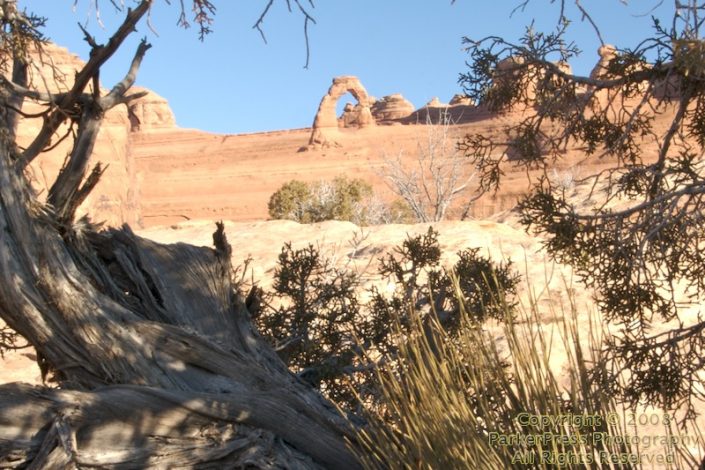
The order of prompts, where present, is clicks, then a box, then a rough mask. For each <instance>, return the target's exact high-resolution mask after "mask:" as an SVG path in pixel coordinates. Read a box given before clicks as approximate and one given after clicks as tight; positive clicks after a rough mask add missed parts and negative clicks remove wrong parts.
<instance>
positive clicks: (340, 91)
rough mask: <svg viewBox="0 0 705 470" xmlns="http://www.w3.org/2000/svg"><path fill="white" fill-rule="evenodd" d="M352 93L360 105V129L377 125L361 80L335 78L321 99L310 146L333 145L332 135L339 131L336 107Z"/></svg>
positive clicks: (350, 77)
mask: <svg viewBox="0 0 705 470" xmlns="http://www.w3.org/2000/svg"><path fill="white" fill-rule="evenodd" d="M346 93H350V94H351V95H353V97H354V98H355V99H356V100H357V102H358V104H359V105H360V115H359V117H358V120H357V122H358V126H359V127H368V126H373V125H375V120H374V118H373V117H372V112H371V110H370V106H371V105H372V103H371V100H370V96H369V95H368V94H367V90H365V87H364V86H362V83H360V80H359V79H358V78H357V77H354V76H350V75H348V76H342V77H335V78H334V79H333V84H332V85H331V86H330V88H329V89H328V93H326V95H325V96H324V97H323V99H321V104H320V105H318V111H317V112H316V117H315V118H314V120H313V130H312V132H311V139H310V140H309V145H331V144H333V143H334V142H333V141H332V140H331V136H332V134H334V133H335V132H337V130H338V117H337V116H336V112H335V109H336V105H337V103H338V100H339V99H340V97H341V96H343V95H344V94H346Z"/></svg>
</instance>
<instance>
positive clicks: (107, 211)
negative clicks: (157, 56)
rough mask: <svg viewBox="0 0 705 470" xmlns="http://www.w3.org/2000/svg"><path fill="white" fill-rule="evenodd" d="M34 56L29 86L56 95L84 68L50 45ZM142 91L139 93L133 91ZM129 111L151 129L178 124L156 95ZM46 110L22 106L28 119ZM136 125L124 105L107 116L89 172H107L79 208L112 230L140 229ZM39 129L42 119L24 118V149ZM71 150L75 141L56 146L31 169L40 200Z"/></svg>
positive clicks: (21, 127)
mask: <svg viewBox="0 0 705 470" xmlns="http://www.w3.org/2000/svg"><path fill="white" fill-rule="evenodd" d="M34 55H35V63H36V64H38V66H37V67H35V68H33V69H32V70H31V76H30V79H31V83H30V84H31V86H32V87H34V88H36V89H38V90H41V91H48V92H51V93H57V92H64V91H67V90H69V89H70V87H71V86H72V85H73V80H74V77H75V75H76V73H77V72H78V71H79V70H81V69H82V68H83V66H84V62H83V61H82V60H81V59H80V58H79V57H78V56H76V55H75V54H72V53H71V52H69V51H68V50H67V49H66V48H63V47H60V46H57V45H56V44H52V43H47V44H46V45H44V47H43V51H42V53H41V55H40V54H38V53H36V52H35V53H34ZM126 67H127V65H126ZM106 85H109V86H112V85H113V84H112V83H108V84H106ZM142 90H143V89H136V90H133V91H132V92H133V93H134V92H138V91H142ZM101 92H102V93H107V92H108V90H106V89H103V88H102V87H101ZM131 107H132V108H133V110H132V111H133V112H134V113H135V114H136V115H137V116H141V119H142V121H143V122H144V123H146V125H147V127H150V126H151V127H159V126H168V125H171V126H173V125H174V117H173V113H172V112H171V110H170V109H169V107H168V104H166V101H165V100H164V99H163V98H161V97H159V96H158V95H156V94H154V93H151V92H149V93H148V95H147V96H145V97H144V98H142V99H140V100H138V102H137V103H132V105H131ZM45 109H46V108H45V107H44V106H41V105H39V104H38V103H35V102H32V101H30V100H25V102H24V104H23V111H25V112H26V113H28V114H36V113H39V112H42V111H44V110H45ZM133 124H134V123H131V122H130V119H129V118H128V110H127V108H126V107H125V106H117V107H115V108H113V109H111V110H110V111H108V113H107V114H106V115H105V119H104V120H103V122H102V124H101V128H100V133H99V134H98V139H97V141H96V144H95V147H94V150H93V154H92V156H91V158H90V161H89V168H92V167H93V166H94V165H95V164H96V163H98V162H100V163H101V164H102V165H103V167H107V169H106V171H105V173H104V174H103V177H102V178H101V181H100V183H99V184H98V186H97V187H96V188H95V189H94V190H93V192H92V193H91V194H90V196H89V197H88V198H87V199H86V201H85V202H84V203H83V205H82V206H81V207H80V208H79V210H78V214H77V215H78V216H81V215H83V214H86V213H89V214H90V215H91V219H92V220H94V221H96V222H106V223H107V224H109V225H113V226H119V225H122V224H124V223H129V224H132V225H135V224H139V221H140V202H139V198H140V197H139V194H140V191H139V182H138V179H137V175H136V166H135V164H134V162H133V159H132V156H131V153H132V152H131V149H130V145H131V140H132V137H131V131H132V128H133ZM41 126H42V118H41V117H37V118H26V119H21V120H20V125H19V128H18V131H17V139H18V143H19V144H20V145H21V146H26V145H28V144H29V143H30V142H31V140H32V139H33V138H34V136H36V134H37V133H38V132H39V129H40V128H41ZM67 131H68V129H67V128H66V127H62V128H60V129H59V131H58V135H59V136H61V135H64V133H66V132H67ZM70 151H71V139H65V140H64V141H63V142H60V143H57V145H56V147H55V148H54V149H52V150H51V151H50V152H46V153H44V154H41V155H40V156H39V157H38V158H36V159H35V160H34V161H33V162H32V164H31V165H30V167H29V168H28V173H29V176H30V178H31V179H32V182H33V185H34V187H35V189H36V190H37V192H38V193H40V197H45V196H46V194H47V192H48V186H49V185H50V184H51V182H52V181H53V180H54V179H55V178H56V175H57V174H58V173H59V171H60V170H61V166H62V164H63V162H64V160H65V158H66V155H67V154H68V153H69V152H70Z"/></svg>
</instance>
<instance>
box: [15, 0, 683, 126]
mask: <svg viewBox="0 0 705 470" xmlns="http://www.w3.org/2000/svg"><path fill="white" fill-rule="evenodd" d="M130 1H131V0H127V1H126V3H127V4H128V5H129V4H130ZM19 3H20V5H21V6H23V7H27V8H28V9H30V10H33V11H36V12H37V13H40V14H42V15H44V16H47V17H48V18H49V23H48V27H47V29H46V33H47V35H48V36H49V37H50V38H51V39H52V40H54V41H55V42H57V43H58V44H60V45H63V46H65V47H68V48H69V49H70V50H71V51H73V52H75V53H77V54H78V55H80V56H81V57H83V58H84V59H85V58H86V57H87V55H88V46H87V45H86V44H85V42H84V41H83V40H82V34H81V32H80V30H79V29H78V26H77V23H78V22H82V23H84V24H85V23H86V21H87V28H88V30H89V31H91V33H92V34H94V35H95V36H96V37H97V39H98V40H99V41H101V40H105V39H106V38H107V37H108V36H109V34H110V33H111V32H112V31H113V30H114V27H115V25H116V24H117V23H118V20H119V19H121V18H122V17H123V14H122V13H121V14H116V13H114V8H112V6H111V5H110V2H109V1H108V0H101V1H100V2H99V3H100V5H101V9H102V12H101V13H102V16H101V18H102V20H103V22H104V23H105V29H102V28H101V27H100V26H99V24H98V22H97V21H96V17H95V14H94V13H91V8H90V5H91V4H92V2H91V1H89V0H77V5H76V7H75V8H73V5H74V0H20V2H19ZM171 3H172V5H171V6H169V5H167V3H166V2H165V1H164V0H158V1H157V2H156V4H155V8H154V11H153V12H152V15H151V23H152V28H153V29H154V30H155V31H156V32H157V33H158V36H157V35H156V34H155V33H154V32H153V31H152V30H151V29H150V28H149V27H148V26H147V24H146V23H144V22H143V23H142V24H141V25H140V26H139V31H138V34H136V35H134V37H133V38H132V39H131V40H130V41H129V42H128V43H127V44H126V46H125V47H123V48H122V50H121V51H120V53H119V54H118V55H116V56H115V57H114V58H113V60H112V61H111V62H110V64H108V65H106V67H105V68H104V70H103V73H102V75H101V79H102V81H103V84H104V86H106V87H109V86H112V84H113V83H114V82H115V81H117V80H119V79H120V78H121V76H122V75H123V74H124V72H125V71H126V69H127V67H128V65H129V62H130V59H131V56H132V54H133V53H134V50H135V49H136V45H137V42H138V40H139V38H141V37H144V36H146V37H147V38H148V40H149V41H150V42H151V43H152V45H153V47H152V49H151V50H150V51H149V52H148V55H147V57H146V59H145V61H144V63H143V66H142V69H141V70H140V74H139V78H138V84H139V85H142V86H145V87H148V88H151V89H153V90H154V91H156V92H157V93H159V94H160V95H162V96H164V97H165V98H167V99H168V100H169V103H170V104H171V106H172V109H173V110H174V113H175V114H176V119H177V123H178V124H179V125H180V126H181V127H188V128H198V129H204V130H208V131H212V132H219V133H244V132H256V131H263V130H274V129H288V128H297V127H308V126H310V125H311V122H312V121H313V116H314V114H315V112H316V108H317V106H318V103H319V101H320V99H321V97H322V96H323V94H324V93H325V92H326V90H327V89H328V87H329V86H330V82H331V79H332V77H334V76H337V75H357V76H358V77H360V80H361V81H362V83H363V85H364V86H365V87H366V88H367V90H368V92H369V93H370V94H371V95H373V96H376V97H378V98H379V97H382V96H384V95H388V94H392V93H402V94H403V95H404V96H405V97H406V98H407V99H409V100H410V101H411V102H412V103H413V104H414V105H415V106H416V107H421V106H423V105H424V104H425V103H426V102H427V101H429V100H430V99H431V98H432V97H434V96H438V97H439V98H440V99H441V101H448V100H449V99H450V98H451V96H452V95H453V94H455V93H458V92H460V91H461V89H460V87H459V85H458V83H457V82H458V74H459V73H460V72H462V71H463V70H464V69H465V60H466V59H467V56H466V54H465V53H464V52H463V50H462V44H461V38H462V37H463V36H469V37H472V38H481V37H484V36H487V35H501V36H503V37H505V38H507V39H510V40H516V39H518V38H519V37H520V36H521V35H522V34H523V32H524V28H525V25H527V24H529V23H530V22H531V21H532V20H535V21H536V28H537V29H544V30H548V29H552V28H553V27H554V26H555V22H556V18H557V16H558V7H557V5H555V4H551V2H550V0H532V1H531V2H530V4H529V6H528V7H527V8H526V10H525V11H524V12H517V13H515V14H514V15H513V17H511V18H510V13H511V11H512V9H513V8H514V7H515V6H516V5H517V4H518V3H519V2H518V1H517V0H457V1H456V2H455V4H453V5H451V2H450V0H317V1H314V3H315V5H316V8H315V9H313V10H311V13H312V14H313V15H314V16H315V19H316V22H317V24H315V25H311V27H310V28H309V36H310V43H311V63H310V66H309V68H308V69H304V68H303V65H304V63H305V43H304V39H303V28H302V26H303V22H302V19H301V17H300V16H299V15H298V14H297V12H296V11H294V12H293V13H289V12H288V10H287V8H286V2H285V1H284V0H276V1H275V4H274V6H273V7H272V10H271V11H270V14H269V16H268V17H267V18H266V20H265V23H264V25H263V27H264V30H265V33H266V35H267V40H268V44H264V43H263V41H262V39H261V37H260V35H259V33H257V31H255V30H253V29H252V25H253V24H254V23H255V21H256V19H257V18H258V16H259V13H260V11H261V9H262V8H263V7H264V5H265V4H266V0H214V3H215V4H216V6H217V8H218V11H217V16H216V20H215V23H214V24H213V29H214V33H213V34H212V35H210V36H208V37H207V38H206V40H205V42H203V43H202V42H199V41H198V38H197V32H196V30H195V28H191V29H190V30H183V29H180V28H177V27H176V20H177V16H178V4H179V1H178V0H171ZM186 3H189V1H188V0H187V1H186ZM304 3H305V2H304ZM567 3H569V4H570V5H571V6H572V4H573V0H568V2H567ZM658 3H659V2H658V1H657V0H632V1H631V2H628V4H627V5H625V4H623V2H621V1H619V0H584V1H583V5H584V6H585V7H586V8H587V9H588V10H589V11H590V12H591V14H592V15H593V17H594V19H595V20H596V22H597V23H598V24H599V25H600V28H601V31H602V34H603V37H604V39H605V41H606V42H608V43H614V44H617V45H620V46H622V47H630V46H631V47H633V46H635V45H636V44H638V42H639V41H640V40H641V39H643V38H644V37H645V35H646V34H648V33H649V32H650V28H651V21H650V19H649V17H648V16H646V17H644V16H638V15H640V14H643V13H645V12H649V10H650V9H651V8H652V7H653V6H655V5H656V4H658ZM672 9H673V2H671V1H670V0H666V1H664V2H663V5H662V6H661V7H659V8H658V9H657V10H655V12H654V14H656V15H657V16H659V17H661V18H663V19H670V17H671V12H672ZM570 13H571V15H572V18H574V19H575V21H574V22H573V24H572V25H571V38H572V39H574V40H575V41H576V42H577V44H578V45H579V47H580V48H581V49H582V50H583V51H584V52H583V54H582V55H581V57H579V58H578V60H576V61H575V62H573V63H572V64H571V65H572V66H573V69H574V71H576V72H577V73H581V74H587V73H589V71H590V69H591V68H592V66H593V65H594V64H595V62H596V60H597V54H596V49H597V47H598V45H599V42H598V40H597V37H596V35H595V33H594V32H593V30H592V28H591V27H590V26H589V25H588V24H587V23H586V22H580V18H579V16H578V15H577V13H576V12H575V11H574V9H573V8H571V10H570ZM341 101H346V98H345V97H344V98H343V99H342V100H341ZM350 101H353V100H352V98H351V99H350Z"/></svg>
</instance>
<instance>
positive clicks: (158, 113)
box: [130, 87, 176, 132]
mask: <svg viewBox="0 0 705 470" xmlns="http://www.w3.org/2000/svg"><path fill="white" fill-rule="evenodd" d="M133 88H134V89H133V91H132V93H138V92H146V93H147V95H146V96H143V97H142V98H139V99H137V100H135V101H133V102H131V103H130V124H131V130H132V131H133V132H134V131H145V130H150V129H163V128H171V127H176V118H175V117H174V113H173V111H172V110H171V108H170V107H169V102H168V101H167V100H166V99H164V98H162V97H161V96H159V95H158V94H156V93H154V92H153V91H151V90H147V89H146V88H141V87H133Z"/></svg>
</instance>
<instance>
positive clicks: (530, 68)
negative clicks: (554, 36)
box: [494, 56, 572, 110]
mask: <svg viewBox="0 0 705 470" xmlns="http://www.w3.org/2000/svg"><path fill="white" fill-rule="evenodd" d="M554 64H555V65H556V66H557V67H558V68H559V69H560V70H561V71H562V72H564V73H568V74H570V73H572V70H571V67H570V64H568V63H567V62H562V61H557V62H554ZM494 73H495V82H496V87H497V88H499V89H501V88H503V87H514V86H516V85H520V86H521V87H522V88H523V90H524V91H523V97H524V99H525V101H526V102H525V103H516V104H514V105H513V106H512V109H513V110H518V109H521V108H523V107H526V105H527V104H528V105H529V106H531V103H532V102H533V101H534V100H535V98H536V86H537V84H538V82H539V81H540V80H541V79H542V78H543V77H544V75H543V73H544V72H543V71H539V70H537V68H536V66H534V65H529V64H526V59H524V58H523V57H520V56H510V57H507V58H505V59H503V60H501V61H499V63H498V64H497V67H496V69H495V71H494Z"/></svg>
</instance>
